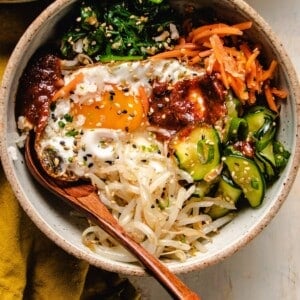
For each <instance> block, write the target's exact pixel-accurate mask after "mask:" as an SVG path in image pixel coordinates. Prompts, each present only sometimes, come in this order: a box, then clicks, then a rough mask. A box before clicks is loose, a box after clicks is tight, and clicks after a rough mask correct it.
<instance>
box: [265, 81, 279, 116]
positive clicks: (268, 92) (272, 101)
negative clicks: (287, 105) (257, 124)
mask: <svg viewBox="0 0 300 300" xmlns="http://www.w3.org/2000/svg"><path fill="white" fill-rule="evenodd" d="M265 96H266V100H267V103H268V105H269V108H270V109H271V110H273V111H275V112H278V108H277V106H276V103H275V99H274V96H273V94H272V92H271V89H270V86H269V85H268V84H266V85H265Z"/></svg>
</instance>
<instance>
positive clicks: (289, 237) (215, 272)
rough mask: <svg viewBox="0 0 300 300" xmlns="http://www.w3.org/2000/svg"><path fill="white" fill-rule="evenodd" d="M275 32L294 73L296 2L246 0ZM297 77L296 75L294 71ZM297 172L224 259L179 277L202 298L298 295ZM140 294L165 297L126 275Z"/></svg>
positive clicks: (299, 10)
mask: <svg viewBox="0 0 300 300" xmlns="http://www.w3.org/2000/svg"><path fill="white" fill-rule="evenodd" d="M246 2H247V3H248V4H250V5H251V6H252V7H253V8H254V9H256V10H257V11H258V12H259V13H260V14H261V16H262V17H264V19H265V20H266V21H267V22H268V23H269V24H270V25H271V27H272V28H273V30H274V31H275V32H276V33H277V34H278V36H279V38H280V40H281V41H282V43H283V45H284V47H285V48H286V51H287V53H288V54H289V55H290V58H291V60H292V62H293V64H294V67H295V69H296V71H297V73H298V76H299V75H300V1H299V0H286V1H281V0H248V1H246ZM299 78H300V76H299ZM299 195H300V171H299V173H298V176H297V178H296V181H295V183H294V185H293V188H292V190H291V192H290V194H289V196H288V198H287V199H286V201H285V203H284V204H283V206H282V208H281V209H280V211H279V213H278V214H277V215H276V216H275V218H274V219H273V220H272V221H271V223H270V224H269V225H268V226H267V228H265V229H264V230H263V232H262V233H261V234H260V235H258V237H256V238H255V239H254V240H253V241H252V242H250V244H248V245H247V246H246V247H245V248H243V249H242V250H240V251H239V252H238V253H236V254H234V255H233V256H231V257H230V258H228V259H226V260H225V261H224V262H222V263H219V264H217V265H215V266H212V267H209V268H207V269H205V270H202V271H199V272H193V273H189V274H185V275H182V276H180V277H181V278H182V279H183V280H184V281H185V282H186V283H187V284H188V285H189V286H190V287H191V288H192V289H193V290H194V291H196V292H198V293H199V294H200V295H201V297H202V299H203V300H252V299H255V300H267V299H272V300H277V299H284V300H297V299H300V242H299V235H300V199H299ZM131 281H132V282H133V283H134V285H135V286H136V287H138V288H141V289H142V291H143V292H142V293H143V295H144V297H143V299H156V300H160V299H164V300H167V299H169V296H168V295H167V294H166V293H165V291H164V290H163V289H162V288H161V287H160V286H159V285H158V284H157V283H156V282H155V281H154V280H153V279H152V278H148V277H147V278H139V279H137V278H132V279H131Z"/></svg>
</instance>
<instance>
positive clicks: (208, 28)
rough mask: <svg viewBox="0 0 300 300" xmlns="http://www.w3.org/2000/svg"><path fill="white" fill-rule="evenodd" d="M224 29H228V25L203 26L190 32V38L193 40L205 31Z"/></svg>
mask: <svg viewBox="0 0 300 300" xmlns="http://www.w3.org/2000/svg"><path fill="white" fill-rule="evenodd" d="M224 27H228V25H226V24H224V23H216V24H209V25H203V26H200V27H198V28H196V29H194V30H192V31H190V33H189V38H190V39H193V38H194V37H195V36H196V35H197V34H200V33H202V32H204V31H207V30H213V29H216V28H224Z"/></svg>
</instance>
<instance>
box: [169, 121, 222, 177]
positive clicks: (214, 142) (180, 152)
mask: <svg viewBox="0 0 300 300" xmlns="http://www.w3.org/2000/svg"><path fill="white" fill-rule="evenodd" d="M219 147H220V139H219V136H218V133H217V131H216V130H215V129H214V128H213V127H210V126H206V125H203V126H199V127H195V128H194V129H193V130H191V132H190V133H189V135H188V136H186V137H184V138H181V137H180V136H179V137H178V139H177V140H176V141H175V142H174V143H173V148H174V150H175V155H176V157H177V159H178V161H179V167H180V168H182V169H184V170H186V171H187V172H188V173H190V174H191V176H192V177H193V179H194V180H201V179H204V178H205V176H206V175H207V174H209V173H210V172H211V171H213V170H214V169H215V168H217V166H218V165H219V164H220V150H219Z"/></svg>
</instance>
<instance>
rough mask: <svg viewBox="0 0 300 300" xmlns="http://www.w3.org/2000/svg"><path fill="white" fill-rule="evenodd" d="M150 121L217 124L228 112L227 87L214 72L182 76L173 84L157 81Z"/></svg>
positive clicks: (174, 126)
mask: <svg viewBox="0 0 300 300" xmlns="http://www.w3.org/2000/svg"><path fill="white" fill-rule="evenodd" d="M149 107H150V109H149V113H148V118H149V122H150V124H152V125H154V126H158V127H162V128H166V129H168V130H175V131H177V130H180V129H182V128H183V127H185V126H187V125H190V124H195V123H207V124H215V122H216V121H217V120H219V119H220V118H222V117H223V116H225V114H226V106H225V91H224V88H223V87H222V85H221V83H219V82H218V81H217V80H216V79H215V78H214V77H212V76H207V75H205V76H202V77H196V78H194V79H190V80H182V81H179V82H177V83H176V84H175V85H174V86H172V87H169V86H168V84H167V83H154V87H153V92H152V96H151V98H150V100H149Z"/></svg>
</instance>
